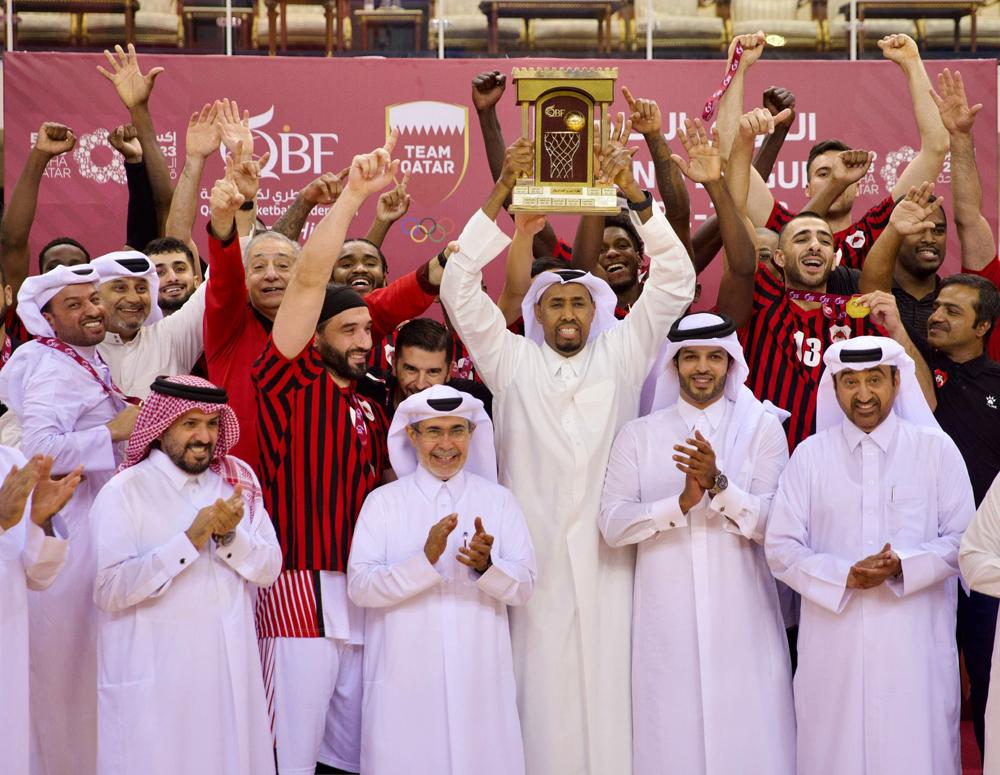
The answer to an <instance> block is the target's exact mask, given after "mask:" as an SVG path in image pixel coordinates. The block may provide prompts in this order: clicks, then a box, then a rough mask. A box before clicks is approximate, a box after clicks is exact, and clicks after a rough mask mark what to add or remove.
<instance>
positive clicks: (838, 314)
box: [785, 290, 852, 324]
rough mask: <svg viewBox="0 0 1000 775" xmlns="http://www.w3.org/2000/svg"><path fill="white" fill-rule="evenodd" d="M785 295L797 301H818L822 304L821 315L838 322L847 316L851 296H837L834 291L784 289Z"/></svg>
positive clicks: (841, 321)
mask: <svg viewBox="0 0 1000 775" xmlns="http://www.w3.org/2000/svg"><path fill="white" fill-rule="evenodd" d="M785 295H786V296H787V297H788V298H789V299H796V300H798V301H818V302H819V303H820V304H822V305H823V317H825V318H830V320H834V321H836V322H837V323H838V324H840V323H843V322H844V320H845V319H846V318H847V309H846V307H847V302H849V301H850V300H851V298H852V297H851V296H838V295H837V294H835V293H813V292H812V291H792V290H786V291H785Z"/></svg>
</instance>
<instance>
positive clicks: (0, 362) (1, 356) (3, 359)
mask: <svg viewBox="0 0 1000 775" xmlns="http://www.w3.org/2000/svg"><path fill="white" fill-rule="evenodd" d="M12 352H14V343H13V342H12V341H11V340H10V334H7V338H6V339H4V341H3V351H2V352H0V368H3V367H4V366H6V365H7V361H9V360H10V354H11V353H12Z"/></svg>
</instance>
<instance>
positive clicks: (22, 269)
mask: <svg viewBox="0 0 1000 775" xmlns="http://www.w3.org/2000/svg"><path fill="white" fill-rule="evenodd" d="M75 145H76V137H75V136H74V135H73V130H72V129H70V128H69V127H68V126H64V125H63V124H54V123H50V122H46V123H44V124H42V126H41V128H40V129H39V130H38V137H37V138H36V139H35V146H34V148H32V149H31V150H30V151H29V152H28V159H27V161H26V162H25V163H24V169H23V170H21V176H20V177H19V178H18V179H17V183H16V184H15V185H14V190H13V191H11V192H10V198H9V200H8V201H7V209H6V210H4V213H3V221H2V222H0V266H2V267H3V272H4V275H5V276H6V278H7V284H8V285H9V286H10V288H11V291H12V292H13V294H14V298H17V292H18V290H20V288H21V283H23V282H24V281H25V280H26V279H27V277H28V275H29V274H31V247H30V246H29V245H28V237H29V235H30V234H31V224H32V223H33V222H34V220H35V209H36V208H37V207H38V189H39V187H40V186H41V182H42V176H43V175H44V174H45V167H46V166H47V165H48V163H49V162H50V161H52V159H53V158H55V157H56V156H59V155H61V154H64V153H68V152H69V151H72V150H73V147H74V146H75Z"/></svg>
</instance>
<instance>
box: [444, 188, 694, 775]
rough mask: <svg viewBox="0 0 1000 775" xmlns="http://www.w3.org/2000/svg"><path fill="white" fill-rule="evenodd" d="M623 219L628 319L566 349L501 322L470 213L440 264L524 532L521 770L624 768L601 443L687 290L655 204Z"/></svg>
mask: <svg viewBox="0 0 1000 775" xmlns="http://www.w3.org/2000/svg"><path fill="white" fill-rule="evenodd" d="M633 222H634V223H635V224H636V228H637V229H638V230H639V234H640V235H641V236H642V239H643V241H644V242H645V245H646V255H647V256H649V258H650V271H649V279H648V280H647V281H646V284H645V289H644V290H643V293H642V296H640V297H639V301H638V302H637V303H636V304H635V305H634V306H633V307H632V312H631V313H630V314H629V316H628V317H627V318H625V320H623V321H622V322H621V323H618V324H617V325H614V326H612V327H611V328H609V329H607V330H605V331H603V332H601V333H600V334H599V335H598V336H597V337H596V338H594V339H593V340H592V341H591V342H590V343H589V344H587V345H586V346H585V347H584V348H583V350H582V351H581V352H579V353H578V354H576V355H574V356H573V357H571V358H564V357H563V356H561V355H559V354H557V353H555V352H554V351H553V350H551V349H550V348H549V347H548V346H545V345H543V346H541V347H539V346H538V345H537V344H535V343H534V342H532V341H530V340H528V339H526V338H524V337H522V336H517V335H515V334H513V333H511V332H509V331H507V329H506V326H505V324H504V319H503V315H502V314H501V313H500V311H499V310H498V309H497V307H496V305H495V304H494V303H493V302H492V301H491V300H490V298H489V296H487V295H486V293H485V292H484V291H483V290H482V288H481V287H480V282H481V277H482V268H483V267H484V266H486V264H487V263H489V261H490V260H492V259H493V257H494V256H496V255H497V254H498V253H499V252H500V251H502V250H503V248H504V247H505V246H506V245H507V244H508V242H509V239H508V238H507V237H506V236H505V235H504V234H503V233H502V232H501V231H500V230H499V228H497V226H496V224H495V223H493V222H492V221H490V220H489V218H487V216H486V215H485V214H484V213H483V212H482V211H479V212H477V213H476V215H475V216H474V217H473V218H472V220H471V221H470V222H469V224H468V225H467V226H466V227H465V230H464V231H463V232H462V236H461V237H460V238H459V244H460V245H461V251H460V252H458V253H456V254H455V255H453V256H452V257H451V259H450V260H449V261H448V266H447V268H446V269H445V273H444V278H443V279H442V282H441V299H442V301H443V302H444V305H445V307H446V308H447V311H448V315H449V318H450V319H451V321H452V324H453V325H454V326H455V329H456V331H457V332H458V335H459V336H460V337H461V339H462V341H463V342H465V344H466V346H467V347H468V349H469V352H470V353H471V355H472V360H473V362H474V363H475V365H476V369H477V372H478V373H479V375H480V376H481V377H482V379H483V381H484V382H485V383H486V385H487V387H489V388H490V390H491V391H492V392H493V396H494V398H493V421H494V424H495V429H496V434H495V438H496V445H497V459H498V461H499V466H500V483H501V484H503V485H504V486H506V487H509V488H510V489H511V490H512V491H513V493H514V495H515V497H516V498H517V500H518V503H520V504H521V508H522V509H524V515H525V520H526V522H527V524H528V529H529V530H530V532H531V540H532V543H533V544H534V547H535V554H536V557H537V561H538V584H537V587H536V589H535V593H534V595H533V596H532V598H531V600H530V601H529V602H528V604H527V605H525V606H523V607H521V608H518V609H515V610H513V611H512V612H511V617H510V620H511V640H512V642H513V647H514V671H515V676H516V678H517V700H518V708H519V710H520V717H521V731H522V734H523V737H524V751H525V763H526V767H527V772H528V773H529V775H578V773H588V774H589V775H621V773H627V772H630V771H631V761H632V744H631V743H632V723H631V719H632V700H631V691H630V678H629V655H630V652H631V637H630V635H631V627H632V605H631V601H632V578H633V574H634V571H635V550H634V548H632V547H626V548H622V549H612V548H611V547H609V546H608V545H607V544H606V543H605V542H604V540H603V539H602V538H601V532H600V530H599V528H598V526H597V517H598V514H599V513H600V506H601V489H602V487H603V484H604V475H605V472H606V469H607V464H608V456H609V455H610V453H611V445H612V443H613V442H614V440H615V436H616V434H617V433H618V431H619V430H620V429H621V427H622V426H623V425H624V424H625V423H626V422H628V421H629V420H632V419H635V417H636V416H637V415H638V410H639V391H640V389H641V387H642V384H643V381H644V380H645V379H646V375H647V374H648V373H649V370H650V368H651V367H652V365H653V361H654V360H655V358H656V353H657V351H658V349H659V347H660V345H661V344H662V342H663V340H664V339H665V338H666V335H667V332H668V331H669V329H670V325H671V323H673V321H674V320H675V319H676V318H677V317H678V316H679V315H681V314H682V313H683V312H684V310H685V308H686V307H687V306H688V304H690V302H691V299H692V297H693V295H694V285H695V276H694V269H693V268H692V265H691V260H690V258H688V255H687V252H686V251H685V250H684V246H683V245H681V243H680V241H679V240H678V239H677V236H676V235H675V234H674V232H673V230H672V229H671V228H670V225H669V224H668V223H667V221H666V219H665V218H664V217H663V214H662V213H660V212H659V210H658V209H657V208H653V215H652V217H651V218H650V220H649V222H648V223H646V224H642V223H640V222H639V219H638V218H637V217H635V216H634V215H633Z"/></svg>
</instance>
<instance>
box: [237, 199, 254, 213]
mask: <svg viewBox="0 0 1000 775" xmlns="http://www.w3.org/2000/svg"><path fill="white" fill-rule="evenodd" d="M255 203H256V200H254V199H248V200H247V201H245V202H244V203H243V204H241V205H240V209H241V210H253V206H254V204H255Z"/></svg>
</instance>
